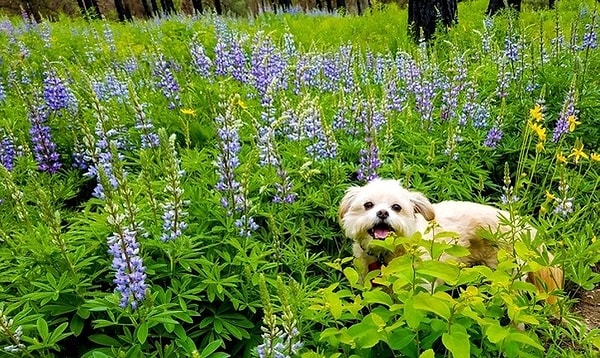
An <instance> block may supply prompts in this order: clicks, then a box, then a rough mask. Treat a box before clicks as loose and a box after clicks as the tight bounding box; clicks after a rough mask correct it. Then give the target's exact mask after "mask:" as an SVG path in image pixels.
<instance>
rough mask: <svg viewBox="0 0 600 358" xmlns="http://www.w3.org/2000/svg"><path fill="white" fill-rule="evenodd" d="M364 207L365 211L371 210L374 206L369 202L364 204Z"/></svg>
mask: <svg viewBox="0 0 600 358" xmlns="http://www.w3.org/2000/svg"><path fill="white" fill-rule="evenodd" d="M363 206H364V207H365V209H367V210H369V209H371V208H372V207H373V206H374V205H373V203H372V202H370V201H367V202H366V203H364V204H363Z"/></svg>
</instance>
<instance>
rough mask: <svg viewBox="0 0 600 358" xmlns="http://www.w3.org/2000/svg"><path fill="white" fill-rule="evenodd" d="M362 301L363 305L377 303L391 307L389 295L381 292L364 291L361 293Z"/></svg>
mask: <svg viewBox="0 0 600 358" xmlns="http://www.w3.org/2000/svg"><path fill="white" fill-rule="evenodd" d="M363 299H364V300H363V303H364V304H373V303H378V304H382V305H386V306H388V307H389V306H391V305H392V298H391V297H390V295H388V294H387V293H385V292H383V291H381V290H373V291H366V292H364V293H363Z"/></svg>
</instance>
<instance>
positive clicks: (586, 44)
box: [581, 24, 598, 49]
mask: <svg viewBox="0 0 600 358" xmlns="http://www.w3.org/2000/svg"><path fill="white" fill-rule="evenodd" d="M594 27H595V26H594V25H592V24H585V33H584V34H583V43H582V46H581V48H582V49H596V48H597V47H598V35H596V31H595V30H594Z"/></svg>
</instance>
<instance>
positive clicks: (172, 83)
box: [153, 54, 181, 109]
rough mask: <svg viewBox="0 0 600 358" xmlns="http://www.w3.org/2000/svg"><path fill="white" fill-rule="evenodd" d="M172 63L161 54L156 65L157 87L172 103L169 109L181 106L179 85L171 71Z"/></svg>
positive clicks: (154, 71)
mask: <svg viewBox="0 0 600 358" xmlns="http://www.w3.org/2000/svg"><path fill="white" fill-rule="evenodd" d="M172 67H173V64H172V63H169V62H167V61H166V60H165V59H164V56H163V55H162V54H160V55H159V56H158V59H157V60H156V62H155V64H154V70H153V73H154V76H155V77H156V87H157V88H159V89H161V90H162V93H163V94H164V95H165V97H166V98H167V100H169V101H170V103H169V109H173V108H175V107H178V106H180V105H181V99H180V96H179V84H178V83H177V80H175V76H174V75H173V72H172V71H171V68H172Z"/></svg>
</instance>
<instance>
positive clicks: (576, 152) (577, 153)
mask: <svg viewBox="0 0 600 358" xmlns="http://www.w3.org/2000/svg"><path fill="white" fill-rule="evenodd" d="M571 157H573V158H574V159H573V160H574V162H575V164H577V163H579V160H580V159H581V158H583V159H587V158H589V156H588V155H587V154H586V153H585V152H584V151H583V142H582V141H581V139H577V140H576V141H575V145H574V146H573V150H572V151H571V154H569V158H571Z"/></svg>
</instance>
